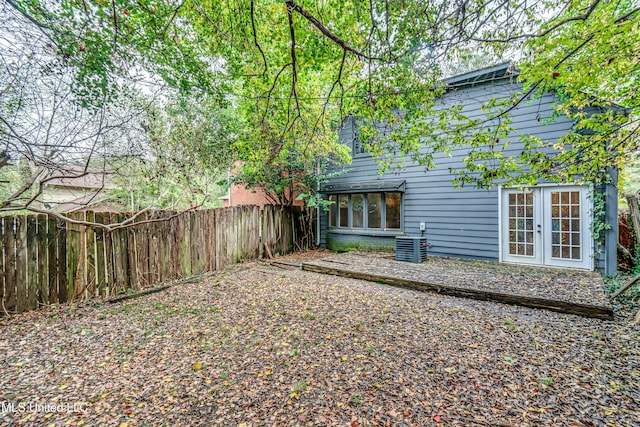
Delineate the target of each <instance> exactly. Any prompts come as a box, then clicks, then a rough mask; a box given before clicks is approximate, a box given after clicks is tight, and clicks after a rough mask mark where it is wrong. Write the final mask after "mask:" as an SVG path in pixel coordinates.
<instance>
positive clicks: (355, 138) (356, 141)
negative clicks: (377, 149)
mask: <svg viewBox="0 0 640 427" xmlns="http://www.w3.org/2000/svg"><path fill="white" fill-rule="evenodd" d="M352 129H353V133H352V139H351V150H352V151H351V152H352V153H353V155H356V154H364V153H366V150H365V148H364V144H363V143H362V141H360V126H358V124H357V123H355V122H354V123H353V124H352Z"/></svg>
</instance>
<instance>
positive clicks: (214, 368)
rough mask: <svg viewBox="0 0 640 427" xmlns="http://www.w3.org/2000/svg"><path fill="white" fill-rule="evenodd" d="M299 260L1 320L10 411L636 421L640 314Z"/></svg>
mask: <svg viewBox="0 0 640 427" xmlns="http://www.w3.org/2000/svg"><path fill="white" fill-rule="evenodd" d="M321 255H323V253H317V252H309V253H306V254H302V255H300V254H297V255H295V256H287V257H283V258H281V259H280V260H281V261H285V262H292V263H297V262H300V261H302V260H304V259H312V258H313V257H318V256H321ZM286 267H287V266H281V267H277V266H275V265H269V264H268V263H250V264H243V265H239V266H236V267H234V268H230V269H228V270H226V271H224V272H221V273H218V274H216V275H214V276H212V277H210V278H208V279H206V280H205V281H202V282H199V283H191V284H185V285H180V286H176V287H173V288H171V289H169V290H167V291H164V292H159V293H156V294H152V295H148V296H144V297H141V298H136V299H133V300H129V301H124V302H120V303H116V304H110V303H107V302H104V301H101V302H91V303H83V304H79V305H60V306H57V307H51V308H46V309H43V310H39V311H35V312H30V313H24V314H21V315H17V316H14V317H12V318H9V319H6V318H4V319H0V355H2V357H1V358H0V373H1V375H0V424H3V425H37V426H40V425H44V426H50V425H51V426H53V425H56V426H62V425H91V426H93V425H101V426H102V425H115V426H145V425H149V426H156V425H171V426H174V425H183V426H196V425H203V426H205V425H224V426H227V425H240V426H260V425H282V426H289V425H309V426H316V425H317V426H321V425H349V426H360V425H394V426H395V425H397V426H404V425H407V426H409V425H415V426H430V425H434V426H435V425H443V426H454V425H470V426H511V425H520V426H534V425H535V426H538V425H544V426H554V425H555V426H572V425H576V426H605V425H611V426H614V425H615V426H635V425H638V422H639V420H640V346H639V344H638V332H639V330H640V329H639V328H638V327H634V326H632V325H631V318H630V317H629V316H619V317H617V319H616V320H615V321H601V320H595V319H587V318H582V317H578V316H572V315H564V314H558V313H552V312H548V311H544V310H535V309H528V308H522V307H513V306H507V305H502V304H495V303H490V302H481V301H472V300H466V299H463V298H453V297H446V296H441V295H437V294H431V293H420V292H415V291H409V290H402V289H397V288H393V287H389V286H386V285H380V284H375V283H370V282H363V281H358V280H352V279H345V278H340V277H335V276H325V275H319V274H314V273H308V272H303V271H300V270H297V269H288V268H286ZM163 423H164V424H163Z"/></svg>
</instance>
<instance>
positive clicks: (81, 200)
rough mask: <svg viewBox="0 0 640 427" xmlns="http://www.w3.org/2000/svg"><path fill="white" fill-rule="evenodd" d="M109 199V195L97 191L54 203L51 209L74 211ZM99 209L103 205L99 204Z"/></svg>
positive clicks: (93, 206)
mask: <svg viewBox="0 0 640 427" xmlns="http://www.w3.org/2000/svg"><path fill="white" fill-rule="evenodd" d="M109 199H111V197H110V196H108V195H106V194H104V193H101V192H97V193H92V194H87V195H85V196H82V197H78V198H77V199H74V200H71V201H68V202H63V203H59V204H56V205H55V206H54V207H53V208H52V209H51V210H52V211H53V212H74V211H77V210H83V209H93V208H95V207H96V206H97V205H99V204H100V205H102V204H103V203H104V202H106V201H107V200H109ZM101 209H103V206H101ZM103 210H104V209H103ZM116 210H117V209H116Z"/></svg>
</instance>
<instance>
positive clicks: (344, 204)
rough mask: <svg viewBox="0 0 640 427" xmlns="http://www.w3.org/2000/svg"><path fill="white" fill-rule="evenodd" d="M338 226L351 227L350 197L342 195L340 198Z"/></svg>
mask: <svg viewBox="0 0 640 427" xmlns="http://www.w3.org/2000/svg"><path fill="white" fill-rule="evenodd" d="M338 218H339V221H338V224H340V227H348V226H349V195H348V194H340V195H339V196H338Z"/></svg>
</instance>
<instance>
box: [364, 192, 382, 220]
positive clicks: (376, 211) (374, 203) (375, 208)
mask: <svg viewBox="0 0 640 427" xmlns="http://www.w3.org/2000/svg"><path fill="white" fill-rule="evenodd" d="M367 221H368V222H367V226H368V227H369V228H380V227H381V226H382V225H381V224H382V198H381V197H380V193H370V194H367Z"/></svg>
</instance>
